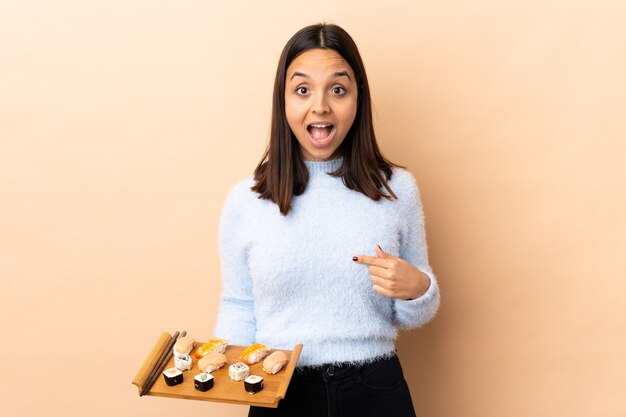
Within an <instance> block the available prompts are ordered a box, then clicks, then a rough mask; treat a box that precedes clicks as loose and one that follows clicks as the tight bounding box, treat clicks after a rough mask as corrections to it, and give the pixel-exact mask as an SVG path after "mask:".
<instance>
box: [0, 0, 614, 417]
mask: <svg viewBox="0 0 626 417" xmlns="http://www.w3.org/2000/svg"><path fill="white" fill-rule="evenodd" d="M625 4H626V3H624V2H623V1H618V0H615V1H591V0H589V1H582V0H573V1H533V0H531V1H527V2H519V1H510V0H506V1H495V0H494V1H489V0H476V1H450V0H442V1H437V2H426V1H408V0H407V1H397V0H388V1H384V2H375V1H370V0H350V1H343V2H341V1H336V0H334V1H326V0H322V1H317V2H309V3H304V2H291V1H271V2H260V1H259V2H217V3H212V2H203V1H177V2H174V1H148V0H137V1H130V2H129V1H108V2H84V1H77V0H74V1H69V0H65V1H63V0H59V1H43V0H32V1H17V0H14V1H3V2H2V4H1V5H0V60H1V65H0V199H1V200H0V294H1V297H2V299H1V306H0V308H1V309H2V311H1V313H2V314H1V319H0V320H2V327H1V331H2V334H3V336H2V343H1V344H0V357H2V364H3V365H2V370H3V374H4V375H3V377H2V378H0V398H1V400H0V413H1V414H2V415H20V416H34V415H47V416H82V415H89V416H112V415H120V416H150V417H156V416H169V415H173V414H175V415H184V416H187V417H191V416H211V415H212V416H226V417H230V416H233V417H235V416H244V415H246V409H245V408H244V407H241V406H232V405H220V404H214V403H205V402H195V401H183V400H173V399H164V398H155V397H143V398H140V397H139V396H138V393H137V390H136V388H135V387H134V386H132V385H131V383H130V382H131V380H132V378H133V377H134V375H135V373H136V372H137V370H138V369H139V367H140V365H141V363H142V362H143V359H144V358H145V356H146V355H147V354H148V352H149V351H150V349H151V348H152V346H153V344H154V343H155V342H156V340H157V338H158V337H159V335H160V334H161V332H163V331H169V332H174V331H175V330H183V329H185V330H187V331H188V332H189V333H190V334H191V335H193V336H195V337H196V339H198V340H205V339H207V338H209V337H211V336H212V334H211V332H212V329H213V326H214V322H215V316H216V311H217V306H218V297H219V292H220V271H219V263H218V255H217V246H216V243H217V242H216V241H217V227H218V221H219V213H220V210H221V206H222V203H223V200H224V197H225V195H226V192H227V190H228V189H229V187H230V186H231V185H232V184H233V183H234V182H236V181H237V180H239V179H240V178H242V177H245V176H247V175H249V174H250V173H251V171H252V170H253V168H254V166H255V165H256V163H257V162H258V160H259V159H260V157H261V154H262V151H263V150H264V148H265V145H266V142H267V137H268V128H269V116H270V104H271V91H272V82H273V78H274V71H275V66H276V63H277V60H278V56H279V54H280V51H281V49H282V47H283V45H284V43H285V42H286V41H287V40H288V39H289V37H290V36H291V35H292V34H293V33H295V31H296V30H298V29H300V28H301V27H303V26H305V25H308V24H312V23H316V22H318V21H328V22H334V23H337V24H340V25H342V26H343V27H344V28H345V29H347V30H348V32H349V33H350V34H351V35H352V36H353V37H354V39H355V40H356V42H357V44H358V46H359V48H360V50H361V53H362V55H363V58H364V61H365V64H366V68H367V70H368V75H369V79H370V83H371V88H372V94H373V100H374V106H375V112H376V114H375V117H376V129H377V134H378V138H379V142H380V146H381V148H382V150H383V152H384V154H385V155H386V156H387V157H389V158H390V159H391V160H392V161H395V162H397V163H399V164H402V165H405V166H406V167H407V168H409V169H410V170H411V171H412V172H413V173H414V174H415V175H416V177H417V179H418V181H419V184H420V187H421V191H422V198H423V201H424V207H425V212H426V219H427V233H428V241H429V247H430V259H431V264H432V266H433V268H434V271H435V273H436V274H437V275H438V277H439V280H440V285H441V290H442V307H441V310H440V313H439V315H438V316H437V317H436V319H435V320H434V321H433V322H432V323H430V324H429V325H427V326H426V327H425V328H423V329H419V330H415V331H411V332H405V333H403V334H402V335H401V337H400V339H399V341H398V346H399V354H400V357H401V360H402V361H403V363H404V366H405V373H406V378H407V380H408V382H409V385H410V387H411V390H412V395H413V399H414V402H415V407H416V410H417V414H418V415H419V416H421V417H458V416H467V417H502V416H508V417H518V416H519V417H522V416H545V417H548V416H569V417H583V416H584V417H588V416H620V417H621V416H624V415H626V403H625V402H624V394H625V392H624V387H626V355H625V352H626V303H624V295H625V293H626V280H625V279H624V277H625V275H626V261H625V260H624V253H625V249H626V219H625V213H626V169H625V165H626V164H625V162H626V161H625V159H626V158H625V156H624V155H625V152H626V143H625V140H624V139H625V138H626V126H625V123H624V116H626V77H624V74H626V50H625V49H624V45H626V30H625V29H624V28H623V23H624V22H625V21H626V5H625ZM7 376H10V377H7Z"/></svg>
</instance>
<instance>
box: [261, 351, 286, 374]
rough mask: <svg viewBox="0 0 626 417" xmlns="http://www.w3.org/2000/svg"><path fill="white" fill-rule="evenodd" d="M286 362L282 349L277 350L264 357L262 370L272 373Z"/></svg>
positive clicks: (276, 371)
mask: <svg viewBox="0 0 626 417" xmlns="http://www.w3.org/2000/svg"><path fill="white" fill-rule="evenodd" d="M287 362H288V359H287V355H285V353H284V352H283V351H282V350H277V351H276V352H274V353H272V354H271V355H269V356H268V357H267V358H265V360H264V361H263V370H264V371H265V372H266V373H268V374H271V375H273V374H276V373H278V371H280V370H281V369H282V368H283V366H285V364H286V363H287Z"/></svg>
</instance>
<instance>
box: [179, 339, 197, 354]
mask: <svg viewBox="0 0 626 417" xmlns="http://www.w3.org/2000/svg"><path fill="white" fill-rule="evenodd" d="M194 343H196V341H195V340H194V338H193V337H191V336H183V337H179V338H178V340H176V344H175V345H174V356H176V355H189V353H191V350H192V349H193V344H194Z"/></svg>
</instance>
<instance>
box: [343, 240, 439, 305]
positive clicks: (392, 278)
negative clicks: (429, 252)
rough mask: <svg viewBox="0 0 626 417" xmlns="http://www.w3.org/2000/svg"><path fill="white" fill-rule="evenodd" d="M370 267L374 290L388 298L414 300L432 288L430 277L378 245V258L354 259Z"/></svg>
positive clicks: (358, 257)
mask: <svg viewBox="0 0 626 417" xmlns="http://www.w3.org/2000/svg"><path fill="white" fill-rule="evenodd" d="M352 260H353V261H355V262H358V263H360V264H366V265H369V266H370V267H369V271H370V274H371V275H370V279H371V280H372V282H373V284H374V285H373V287H372V289H373V290H374V291H376V292H377V293H379V294H382V295H384V296H386V297H391V298H399V299H405V300H406V299H413V298H418V297H419V296H421V295H423V294H424V293H425V292H426V291H427V290H428V287H429V286H430V278H428V275H426V274H425V273H423V272H422V271H420V270H419V269H417V268H416V267H414V266H413V265H412V264H410V263H409V262H407V261H405V260H404V259H400V258H398V257H395V256H391V255H389V254H388V253H386V252H384V251H383V250H382V249H381V248H380V246H378V245H376V256H375V257H374V256H365V255H359V256H355V257H354V258H352Z"/></svg>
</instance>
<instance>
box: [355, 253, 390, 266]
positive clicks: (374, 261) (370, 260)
mask: <svg viewBox="0 0 626 417" xmlns="http://www.w3.org/2000/svg"><path fill="white" fill-rule="evenodd" d="M352 260H353V261H354V262H356V263H359V264H366V265H374V266H380V267H381V268H385V267H386V265H385V260H384V259H381V258H377V257H376V256H366V255H359V256H355V257H353V258H352Z"/></svg>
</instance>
